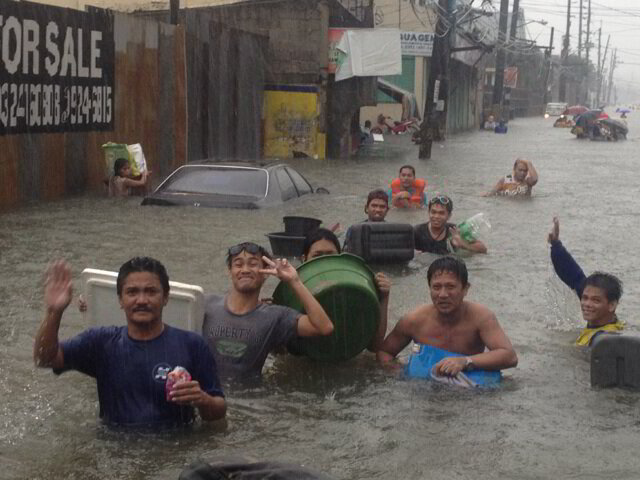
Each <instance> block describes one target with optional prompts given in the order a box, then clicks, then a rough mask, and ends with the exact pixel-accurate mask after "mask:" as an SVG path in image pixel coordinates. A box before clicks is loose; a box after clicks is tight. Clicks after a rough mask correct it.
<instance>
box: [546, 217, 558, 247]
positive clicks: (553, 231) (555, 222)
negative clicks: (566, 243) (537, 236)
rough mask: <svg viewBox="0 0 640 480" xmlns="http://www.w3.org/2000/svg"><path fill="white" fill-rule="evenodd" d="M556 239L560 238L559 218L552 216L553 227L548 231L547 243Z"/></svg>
mask: <svg viewBox="0 0 640 480" xmlns="http://www.w3.org/2000/svg"><path fill="white" fill-rule="evenodd" d="M558 240H560V220H559V219H558V217H553V228H552V229H551V231H550V232H549V236H548V237H547V241H548V242H549V243H555V242H557V241H558Z"/></svg>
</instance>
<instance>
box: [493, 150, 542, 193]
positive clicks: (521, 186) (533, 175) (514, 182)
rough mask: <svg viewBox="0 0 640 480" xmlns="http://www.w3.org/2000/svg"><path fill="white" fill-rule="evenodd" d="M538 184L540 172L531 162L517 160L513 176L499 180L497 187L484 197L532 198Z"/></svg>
mask: <svg viewBox="0 0 640 480" xmlns="http://www.w3.org/2000/svg"><path fill="white" fill-rule="evenodd" d="M536 183H538V172H537V171H536V169H535V167H534V166H533V163H531V161H529V160H523V159H521V158H519V159H517V160H516V161H515V163H514V164H513V174H511V175H507V176H506V177H504V178H501V179H500V180H498V183H496V185H495V187H493V188H492V189H491V190H490V191H488V192H487V193H485V194H484V195H483V196H485V197H490V196H492V195H501V196H505V197H515V196H525V197H530V196H531V191H532V190H533V186H534V185H535V184H536Z"/></svg>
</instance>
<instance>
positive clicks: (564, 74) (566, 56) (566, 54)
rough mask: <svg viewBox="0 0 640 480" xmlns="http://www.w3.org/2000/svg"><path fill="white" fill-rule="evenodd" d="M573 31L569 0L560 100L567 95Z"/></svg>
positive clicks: (563, 99)
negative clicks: (571, 33)
mask: <svg viewBox="0 0 640 480" xmlns="http://www.w3.org/2000/svg"><path fill="white" fill-rule="evenodd" d="M570 31H571V0H567V30H566V33H565V35H564V47H563V49H562V70H560V87H559V89H558V100H560V101H561V102H564V101H566V97H567V68H568V65H569V33H570Z"/></svg>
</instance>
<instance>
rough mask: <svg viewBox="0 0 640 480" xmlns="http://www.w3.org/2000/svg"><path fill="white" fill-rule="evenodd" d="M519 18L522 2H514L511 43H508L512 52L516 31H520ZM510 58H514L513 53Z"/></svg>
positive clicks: (516, 0)
mask: <svg viewBox="0 0 640 480" xmlns="http://www.w3.org/2000/svg"><path fill="white" fill-rule="evenodd" d="M507 8H508V7H507ZM519 17H520V0H513V7H512V11H511V28H510V29H509V41H508V42H507V43H508V45H509V46H510V47H511V50H513V41H514V40H515V38H516V33H517V32H516V30H517V29H518V18H519ZM509 56H510V57H512V56H513V53H511V54H510V55H509ZM507 63H508V62H507Z"/></svg>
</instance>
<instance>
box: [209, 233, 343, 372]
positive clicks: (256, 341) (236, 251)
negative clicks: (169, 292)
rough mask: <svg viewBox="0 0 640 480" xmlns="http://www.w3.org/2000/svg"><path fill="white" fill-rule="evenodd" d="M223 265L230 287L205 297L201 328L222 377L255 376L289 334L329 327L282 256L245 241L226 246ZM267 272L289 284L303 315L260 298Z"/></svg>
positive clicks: (319, 332)
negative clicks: (268, 356) (225, 267)
mask: <svg viewBox="0 0 640 480" xmlns="http://www.w3.org/2000/svg"><path fill="white" fill-rule="evenodd" d="M227 268H228V273H229V276H230V278H231V289H230V291H229V293H228V294H227V295H226V296H221V295H211V296H210V297H208V298H207V302H206V305H205V315H204V324H203V327H202V333H203V335H204V338H205V339H206V340H207V342H208V343H209V347H210V348H211V351H212V352H213V355H214V357H215V359H216V364H217V366H218V372H219V374H220V376H221V377H222V378H231V377H233V378H247V377H259V376H260V374H261V372H262V367H263V365H264V362H265V360H266V358H267V355H268V354H269V352H271V351H273V350H277V349H280V348H281V347H284V346H285V345H286V344H287V343H288V342H289V340H291V339H292V338H293V337H294V336H296V335H297V336H300V337H312V336H317V335H329V334H331V332H333V323H331V320H330V319H329V317H328V316H327V314H326V313H325V311H324V310H323V309H322V306H321V305H320V304H319V303H318V301H317V300H316V299H315V298H313V295H312V294H311V292H310V291H309V290H308V289H307V287H305V286H304V285H303V283H302V281H301V280H300V278H299V277H298V272H297V271H296V269H295V268H293V266H292V265H291V264H290V263H289V262H287V260H284V259H275V260H272V259H271V256H270V255H269V253H268V252H267V251H266V250H265V249H264V248H262V247H261V246H260V245H256V244H255V243H251V242H245V243H240V244H238V245H235V246H233V247H231V248H230V249H229V250H228V252H227ZM269 275H273V276H275V277H277V278H278V279H280V280H281V281H283V282H286V283H288V284H289V286H290V287H291V289H292V290H293V291H294V292H295V294H296V295H297V296H298V298H299V299H300V301H301V303H302V305H303V307H304V311H305V312H307V313H306V314H301V313H299V312H297V311H295V310H293V309H291V308H289V307H284V306H280V305H270V304H267V303H263V302H261V301H260V289H261V288H262V285H263V284H264V282H265V280H266V279H267V277H268V276H269Z"/></svg>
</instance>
